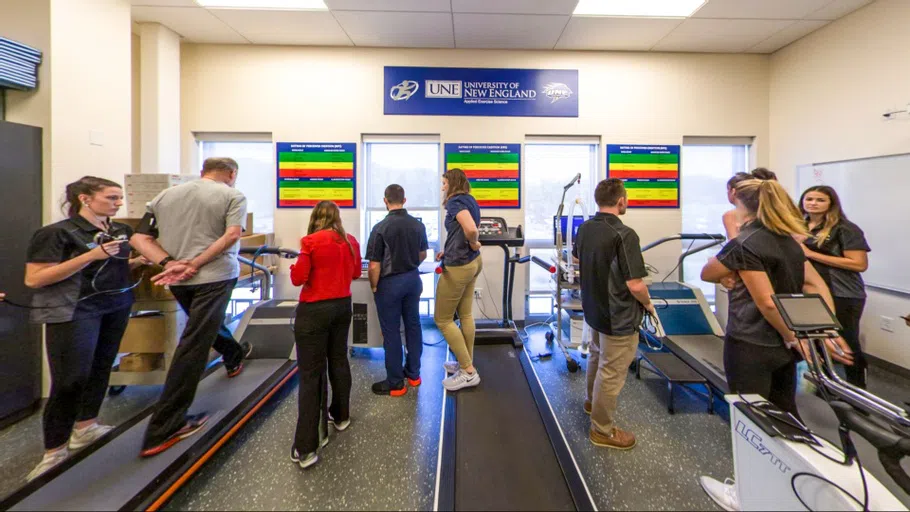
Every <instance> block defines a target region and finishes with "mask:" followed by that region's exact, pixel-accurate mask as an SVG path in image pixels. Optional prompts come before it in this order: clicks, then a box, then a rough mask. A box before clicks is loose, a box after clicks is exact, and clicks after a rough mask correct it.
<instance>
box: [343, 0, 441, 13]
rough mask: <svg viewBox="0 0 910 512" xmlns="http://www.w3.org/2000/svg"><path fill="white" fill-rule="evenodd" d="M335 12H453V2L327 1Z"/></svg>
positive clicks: (426, 0) (413, 0)
mask: <svg viewBox="0 0 910 512" xmlns="http://www.w3.org/2000/svg"><path fill="white" fill-rule="evenodd" d="M325 5H326V6H328V8H329V9H331V10H333V11H401V12H405V11H406V12H452V4H451V0H325Z"/></svg>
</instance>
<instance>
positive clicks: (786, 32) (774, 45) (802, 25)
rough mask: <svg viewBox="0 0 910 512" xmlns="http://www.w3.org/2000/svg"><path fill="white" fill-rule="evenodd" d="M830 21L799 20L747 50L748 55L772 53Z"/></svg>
mask: <svg viewBox="0 0 910 512" xmlns="http://www.w3.org/2000/svg"><path fill="white" fill-rule="evenodd" d="M828 23H831V22H830V21H825V20H800V21H797V22H796V23H794V24H792V25H790V26H789V27H787V28H785V29H783V30H781V31H780V32H778V33H776V34H774V35H773V36H771V37H769V38H768V39H765V40H764V41H762V42H760V43H758V44H757V45H755V46H753V47H752V48H749V53H774V52H776V51H777V50H780V49H781V48H783V47H784V46H787V45H788V44H790V43H792V42H794V41H798V40H800V39H802V38H803V37H806V36H807V35H809V34H811V33H812V32H815V31H816V30H818V29H820V28H822V27H824V26H825V25H827V24H828Z"/></svg>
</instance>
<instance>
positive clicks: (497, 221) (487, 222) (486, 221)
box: [477, 217, 509, 239]
mask: <svg viewBox="0 0 910 512" xmlns="http://www.w3.org/2000/svg"><path fill="white" fill-rule="evenodd" d="M477 229H478V230H479V231H480V238H481V239H483V237H485V236H497V237H501V236H504V235H508V234H509V227H508V225H506V219H503V218H502V217H481V218H480V224H479V225H478V226H477Z"/></svg>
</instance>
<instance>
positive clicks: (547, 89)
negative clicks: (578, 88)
mask: <svg viewBox="0 0 910 512" xmlns="http://www.w3.org/2000/svg"><path fill="white" fill-rule="evenodd" d="M543 94H544V96H546V97H547V98H550V104H553V103H556V102H557V101H559V100H565V99H569V98H570V97H571V96H572V94H573V93H572V89H569V86H568V85H566V84H562V83H556V82H550V83H548V84H547V85H545V86H543Z"/></svg>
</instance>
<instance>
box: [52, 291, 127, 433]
mask: <svg viewBox="0 0 910 512" xmlns="http://www.w3.org/2000/svg"><path fill="white" fill-rule="evenodd" d="M129 320H130V308H124V309H121V310H120V311H115V312H113V313H108V314H106V315H101V316H96V317H92V318H83V319H80V320H73V321H71V322H63V323H59V324H47V327H46V336H45V338H46V343H47V359H48V364H49V365H50V370H51V395H50V398H48V400H47V405H46V406H45V407H44V447H45V448H46V449H48V450H51V449H54V448H59V447H61V446H63V445H65V444H66V443H67V441H68V440H69V438H70V434H71V433H72V431H73V425H74V424H75V423H76V422H77V421H87V420H91V419H94V418H97V417H98V411H100V410H101V404H102V402H104V395H105V393H106V392H107V386H108V383H109V382H110V378H111V367H112V366H113V365H114V359H116V358H117V350H119V349H120V339H121V338H123V333H124V331H126V324H127V323H128V322H129Z"/></svg>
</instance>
